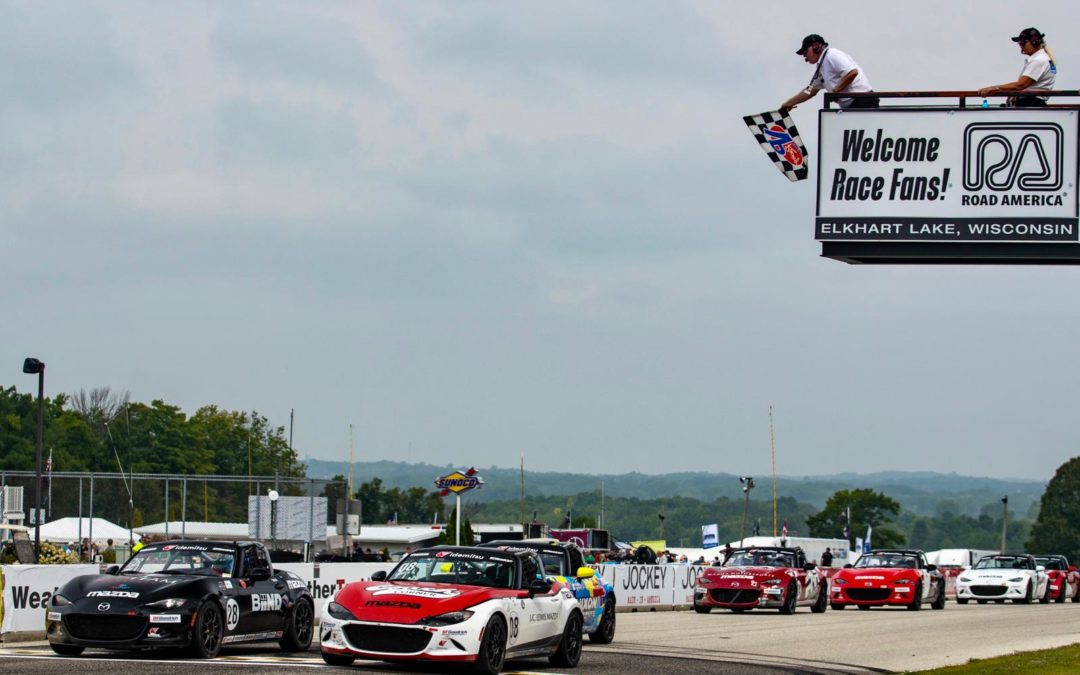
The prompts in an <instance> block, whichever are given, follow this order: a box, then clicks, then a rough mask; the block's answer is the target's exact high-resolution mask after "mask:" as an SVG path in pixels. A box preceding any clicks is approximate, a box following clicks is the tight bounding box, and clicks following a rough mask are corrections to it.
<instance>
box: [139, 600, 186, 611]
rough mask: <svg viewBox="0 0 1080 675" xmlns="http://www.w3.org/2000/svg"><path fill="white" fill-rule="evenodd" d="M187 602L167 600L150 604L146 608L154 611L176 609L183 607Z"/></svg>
mask: <svg viewBox="0 0 1080 675" xmlns="http://www.w3.org/2000/svg"><path fill="white" fill-rule="evenodd" d="M186 602H187V600H185V599H184V598H166V599H165V600H158V601H157V602H148V603H146V606H147V607H153V608H154V609H176V608H177V607H183V606H184V603H186Z"/></svg>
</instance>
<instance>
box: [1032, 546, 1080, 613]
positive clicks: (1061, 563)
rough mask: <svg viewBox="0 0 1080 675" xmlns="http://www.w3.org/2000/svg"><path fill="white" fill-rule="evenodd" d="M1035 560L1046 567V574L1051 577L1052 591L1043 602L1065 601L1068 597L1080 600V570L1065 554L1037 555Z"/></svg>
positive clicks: (1074, 600) (1075, 600) (1076, 600)
mask: <svg viewBox="0 0 1080 675" xmlns="http://www.w3.org/2000/svg"><path fill="white" fill-rule="evenodd" d="M1035 562H1036V563H1037V564H1039V565H1042V566H1043V567H1045V568H1046V576H1048V577H1050V591H1049V592H1048V593H1047V594H1046V596H1045V597H1043V598H1042V599H1041V602H1050V601H1051V600H1053V601H1055V602H1065V599H1066V598H1068V599H1070V600H1072V601H1073V602H1080V571H1077V569H1076V568H1075V567H1073V566H1072V565H1070V564H1069V559H1068V558H1066V557H1065V556H1063V555H1037V556H1035Z"/></svg>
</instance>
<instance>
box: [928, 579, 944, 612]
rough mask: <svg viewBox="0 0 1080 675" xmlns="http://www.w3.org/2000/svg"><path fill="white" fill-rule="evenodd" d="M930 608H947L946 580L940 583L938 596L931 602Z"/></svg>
mask: <svg viewBox="0 0 1080 675" xmlns="http://www.w3.org/2000/svg"><path fill="white" fill-rule="evenodd" d="M930 609H945V581H944V580H943V581H942V582H941V583H940V584H938V592H937V596H936V597H935V598H934V601H933V602H932V603H930Z"/></svg>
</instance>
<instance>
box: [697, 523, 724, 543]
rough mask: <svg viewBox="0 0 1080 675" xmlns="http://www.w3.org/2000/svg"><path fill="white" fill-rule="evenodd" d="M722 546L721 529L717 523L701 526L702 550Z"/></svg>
mask: <svg viewBox="0 0 1080 675" xmlns="http://www.w3.org/2000/svg"><path fill="white" fill-rule="evenodd" d="M719 545H720V528H719V527H717V525H716V523H713V524H711V525H702V526H701V548H716V547H717V546H719Z"/></svg>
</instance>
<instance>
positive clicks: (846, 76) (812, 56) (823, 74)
mask: <svg viewBox="0 0 1080 675" xmlns="http://www.w3.org/2000/svg"><path fill="white" fill-rule="evenodd" d="M795 53H796V54H798V55H799V56H801V57H803V59H804V60H805V61H806V62H807V63H810V64H816V65H817V69H816V70H814V76H813V77H812V78H811V79H810V84H809V85H807V87H806V88H804V89H802V90H800V91H799V93H797V94H795V95H794V96H792V97H791V98H789V99H788V100H786V101H784V103H783V105H782V106H781V107H782V108H787V109H789V110H790V109H792V108H794V107H795V106H797V105H799V104H800V103H802V102H803V101H809V100H810V99H812V98H814V97H815V96H817V93H818V92H819V91H821V90H822V89H824V90H825V91H828V92H832V93H834V94H835V93H853V94H854V93H862V92H872V91H874V88H873V87H871V86H870V79H869V78H868V77H866V74H865V73H863V72H862V69H861V68H859V64H857V63H855V59H853V58H851V56H850V55H848V54H847V53H846V52H842V51H840V50H839V49H837V48H835V47H830V46H829V43H828V42H825V38H823V37H821V36H820V35H818V34H816V33H811V34H810V35H807V36H806V37H804V38H803V41H802V47H800V48H799V50H798V51H796V52H795ZM837 102H838V103H839V104H840V107H841V108H876V107H878V104H879V100H878V98H877V97H876V96H874V97H859V98H841V99H839V100H838V101H837Z"/></svg>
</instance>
